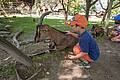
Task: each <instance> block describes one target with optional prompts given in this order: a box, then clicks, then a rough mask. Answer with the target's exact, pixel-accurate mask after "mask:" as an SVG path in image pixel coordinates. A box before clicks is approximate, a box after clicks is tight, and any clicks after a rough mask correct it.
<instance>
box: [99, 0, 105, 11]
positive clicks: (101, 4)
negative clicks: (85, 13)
mask: <svg viewBox="0 0 120 80" xmlns="http://www.w3.org/2000/svg"><path fill="white" fill-rule="evenodd" d="M99 3H100V6H101V7H102V9H104V10H106V9H105V8H104V7H103V5H102V3H101V1H100V0H99Z"/></svg>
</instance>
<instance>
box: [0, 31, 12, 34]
mask: <svg viewBox="0 0 120 80" xmlns="http://www.w3.org/2000/svg"><path fill="white" fill-rule="evenodd" d="M0 34H10V32H7V31H0Z"/></svg>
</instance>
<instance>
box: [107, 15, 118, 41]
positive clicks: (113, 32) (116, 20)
mask: <svg viewBox="0 0 120 80" xmlns="http://www.w3.org/2000/svg"><path fill="white" fill-rule="evenodd" d="M114 20H115V24H116V25H115V26H110V27H108V28H117V29H115V30H114V31H112V32H111V34H112V35H114V36H115V37H113V38H111V41H120V14H118V15H116V16H115V17H114Z"/></svg>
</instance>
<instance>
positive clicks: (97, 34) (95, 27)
mask: <svg viewBox="0 0 120 80" xmlns="http://www.w3.org/2000/svg"><path fill="white" fill-rule="evenodd" d="M91 31H94V32H95V33H92V35H93V37H102V36H103V35H104V29H103V28H101V27H100V26H99V25H98V24H94V25H93V26H92V29H91Z"/></svg>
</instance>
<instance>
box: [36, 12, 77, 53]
mask: <svg viewBox="0 0 120 80" xmlns="http://www.w3.org/2000/svg"><path fill="white" fill-rule="evenodd" d="M49 13H51V12H46V13H44V14H43V15H42V16H41V17H40V19H39V21H38V25H37V30H36V35H35V41H36V42H39V41H43V40H45V39H46V38H50V39H51V41H52V42H53V45H52V46H55V50H56V51H58V50H62V49H65V48H66V47H70V46H74V45H76V44H77V42H78V38H75V37H74V36H72V35H70V34H66V32H62V31H59V30H57V29H55V28H53V27H50V26H49V25H47V24H45V25H42V21H43V18H44V16H46V15H48V14H49Z"/></svg>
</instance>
